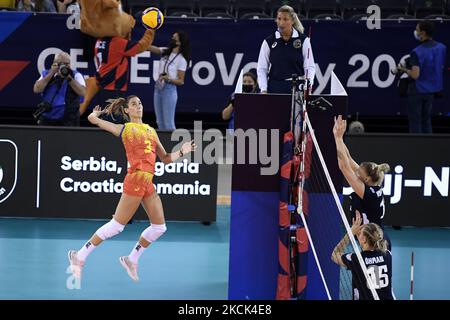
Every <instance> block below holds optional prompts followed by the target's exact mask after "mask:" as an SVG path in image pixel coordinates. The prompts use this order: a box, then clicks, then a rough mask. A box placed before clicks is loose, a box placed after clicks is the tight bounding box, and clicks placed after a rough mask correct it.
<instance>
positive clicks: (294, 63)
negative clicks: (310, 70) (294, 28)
mask: <svg viewBox="0 0 450 320" xmlns="http://www.w3.org/2000/svg"><path fill="white" fill-rule="evenodd" d="M306 38H307V36H305V35H304V34H302V33H298V32H296V33H295V36H294V34H293V36H292V37H291V38H290V39H289V40H288V41H284V40H283V38H282V37H280V38H277V37H276V36H275V34H272V35H270V36H269V37H267V38H266V41H267V44H268V45H269V48H270V56H269V60H270V64H271V67H270V71H269V79H270V80H278V81H284V80H285V79H287V78H291V77H292V75H293V74H297V75H298V76H303V75H304V74H305V71H304V68H303V53H302V47H303V43H304V42H305V39H306Z"/></svg>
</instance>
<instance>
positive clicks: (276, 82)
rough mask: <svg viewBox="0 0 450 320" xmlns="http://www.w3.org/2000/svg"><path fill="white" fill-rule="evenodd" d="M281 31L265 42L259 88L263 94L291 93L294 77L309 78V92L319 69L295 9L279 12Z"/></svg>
mask: <svg viewBox="0 0 450 320" xmlns="http://www.w3.org/2000/svg"><path fill="white" fill-rule="evenodd" d="M276 22H277V26H278V29H277V31H275V33H273V34H272V35H270V36H268V37H267V38H266V39H264V41H263V43H262V45H261V49H260V51H259V58H258V69H257V72H258V84H259V86H260V88H261V93H288V94H289V93H291V90H292V81H291V79H292V75H293V74H296V75H297V76H306V78H307V79H308V81H309V86H310V87H309V89H311V86H312V84H313V81H314V76H315V73H316V68H315V64H314V57H313V53H312V49H311V42H310V40H309V38H308V37H307V36H306V35H304V34H303V32H304V28H303V25H302V24H301V22H300V20H299V18H298V16H297V14H296V13H295V11H294V9H292V7H290V6H288V5H285V6H282V7H280V8H279V9H278V12H277V19H276Z"/></svg>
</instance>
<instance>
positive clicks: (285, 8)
mask: <svg viewBox="0 0 450 320" xmlns="http://www.w3.org/2000/svg"><path fill="white" fill-rule="evenodd" d="M277 12H284V13H288V14H289V15H290V16H291V19H292V21H293V25H294V29H296V30H297V31H298V32H300V33H304V32H305V28H304V27H303V24H302V23H301V22H300V19H299V18H298V15H297V13H295V11H294V9H293V8H292V7H291V6H288V5H284V6H282V7H280V8H279V9H278V11H277Z"/></svg>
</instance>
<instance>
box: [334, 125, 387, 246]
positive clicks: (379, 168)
mask: <svg viewBox="0 0 450 320" xmlns="http://www.w3.org/2000/svg"><path fill="white" fill-rule="evenodd" d="M346 128H347V121H346V120H343V119H342V116H338V118H337V119H335V123H334V127H333V134H334V140H335V142H336V151H337V157H338V164H339V169H340V170H341V171H342V174H343V175H344V177H345V179H346V180H347V182H348V184H349V185H350V186H351V187H352V188H353V190H354V192H353V193H352V194H351V195H350V200H351V205H350V212H351V217H352V219H353V218H354V217H355V216H356V213H357V212H360V213H361V214H362V221H363V223H364V224H366V223H370V222H372V223H376V224H377V225H378V226H380V227H381V229H383V230H384V224H383V219H384V214H385V206H384V196H383V188H382V187H381V184H382V183H383V180H384V174H385V173H386V172H389V170H390V168H389V165H388V164H386V163H383V164H379V165H378V164H376V163H373V162H363V163H361V164H360V165H358V164H357V163H356V162H355V160H353V158H352V157H351V156H350V152H349V151H348V148H347V146H346V145H345V143H344V139H343V137H344V134H345V130H346ZM383 233H384V239H386V240H387V242H388V249H389V250H391V241H390V239H389V237H388V236H387V234H386V233H385V232H383Z"/></svg>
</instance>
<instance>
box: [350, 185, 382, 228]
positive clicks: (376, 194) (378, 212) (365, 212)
mask: <svg viewBox="0 0 450 320" xmlns="http://www.w3.org/2000/svg"><path fill="white" fill-rule="evenodd" d="M355 210H358V211H359V213H361V215H362V219H363V223H364V224H366V223H376V224H377V225H379V226H380V227H381V228H383V218H384V213H385V206H384V196H383V188H381V187H380V186H370V187H369V186H367V185H364V198H362V199H361V198H360V197H359V196H358V195H357V194H356V193H355V192H352V194H351V195H350V212H351V217H352V219H353V218H354V217H355V216H356V213H355Z"/></svg>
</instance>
